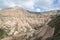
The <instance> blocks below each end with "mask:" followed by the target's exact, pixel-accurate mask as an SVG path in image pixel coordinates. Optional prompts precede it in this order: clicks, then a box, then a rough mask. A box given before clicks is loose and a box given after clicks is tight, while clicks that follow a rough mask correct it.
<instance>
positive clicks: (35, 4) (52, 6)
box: [0, 0, 60, 12]
mask: <svg viewBox="0 0 60 40" xmlns="http://www.w3.org/2000/svg"><path fill="white" fill-rule="evenodd" d="M14 6H18V7H21V8H23V9H25V10H29V11H32V12H45V11H51V10H60V0H37V1H36V0H0V10H1V9H4V8H10V7H14Z"/></svg>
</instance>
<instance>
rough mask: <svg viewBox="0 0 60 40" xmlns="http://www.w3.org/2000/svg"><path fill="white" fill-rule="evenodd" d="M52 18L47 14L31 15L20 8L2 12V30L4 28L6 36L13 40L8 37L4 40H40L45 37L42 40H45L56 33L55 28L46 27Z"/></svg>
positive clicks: (0, 19)
mask: <svg viewBox="0 0 60 40" xmlns="http://www.w3.org/2000/svg"><path fill="white" fill-rule="evenodd" d="M50 17H51V15H49V16H48V15H47V14H46V15H45V14H44V15H36V14H31V13H29V12H27V11H25V10H23V9H19V8H18V7H17V8H8V9H4V10H1V11H0V28H3V29H4V30H5V31H6V34H7V35H8V36H11V37H12V38H13V39H10V38H11V37H9V38H8V37H6V38H3V39H2V40H39V39H40V37H43V38H42V39H41V40H45V39H46V38H48V37H51V36H52V35H53V33H54V28H50V27H49V26H45V24H47V22H48V21H49V20H51V18H50ZM48 31H49V32H48ZM50 32H52V33H50ZM46 33H47V34H48V35H49V36H47V34H46ZM44 34H46V35H44Z"/></svg>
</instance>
